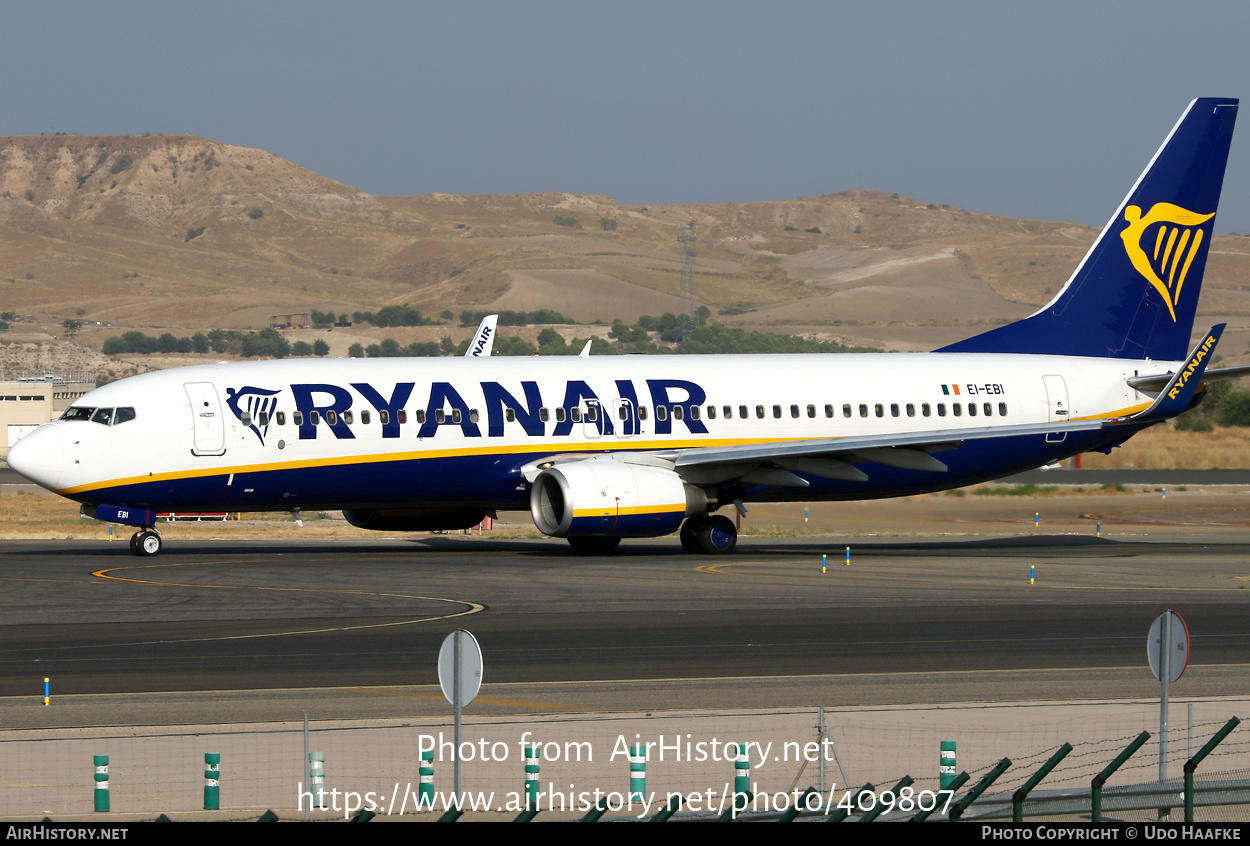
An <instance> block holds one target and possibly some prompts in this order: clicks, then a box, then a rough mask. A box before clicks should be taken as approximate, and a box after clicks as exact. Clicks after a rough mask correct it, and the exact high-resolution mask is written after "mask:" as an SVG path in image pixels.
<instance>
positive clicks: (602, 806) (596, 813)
mask: <svg viewBox="0 0 1250 846" xmlns="http://www.w3.org/2000/svg"><path fill="white" fill-rule="evenodd" d="M607 812H608V800H607V799H600V800H599V801H598V802H596V803H595V806H594V807H593V808H591V809H590V811H589V812H588V813H587V814H586V816H584V817H582V818H581V819H580V820H578V822H599V818H600V817H602V816H603V815H604V814H606V813H607Z"/></svg>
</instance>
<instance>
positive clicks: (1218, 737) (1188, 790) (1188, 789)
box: [1185, 717, 1241, 823]
mask: <svg viewBox="0 0 1250 846" xmlns="http://www.w3.org/2000/svg"><path fill="white" fill-rule="evenodd" d="M1240 724H1241V720H1239V719H1237V718H1236V717H1233V718H1232V719H1231V720H1229V721H1228V722H1226V723H1225V724H1224V727H1223V728H1221V729H1220V730H1219V731H1217V732H1216V733H1215V737H1213V738H1211V739H1210V740H1208V741H1207V745H1206V746H1203V747H1202V748H1201V749H1199V750H1198V754H1197V755H1195V756H1194V757H1192V758H1190V759H1189V760H1188V761H1186V762H1185V822H1187V823H1191V822H1193V821H1194V770H1196V769H1198V765H1199V764H1201V763H1202V759H1203V758H1205V757H1207V756H1208V755H1210V754H1211V751H1212V750H1213V749H1215V747H1216V746H1219V745H1220V743H1221V742H1223V740H1224V738H1226V737H1228V734H1229V732H1231V731H1232V730H1233V729H1235V728H1237V726H1238V725H1240Z"/></svg>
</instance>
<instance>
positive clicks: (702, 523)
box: [681, 514, 738, 555]
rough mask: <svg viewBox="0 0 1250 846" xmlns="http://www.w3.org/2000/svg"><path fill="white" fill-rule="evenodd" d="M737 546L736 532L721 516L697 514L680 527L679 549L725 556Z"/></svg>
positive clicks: (731, 523) (725, 518) (731, 522)
mask: <svg viewBox="0 0 1250 846" xmlns="http://www.w3.org/2000/svg"><path fill="white" fill-rule="evenodd" d="M737 545H738V530H737V529H736V528H735V527H734V524H733V521H732V520H730V519H729V518H728V517H725V516H723V515H721V514H697V515H695V516H694V517H691V518H690V519H688V520H687V521H686V522H685V523H682V525H681V548H682V549H684V550H686V552H694V553H701V554H703V555H725V554H727V553H730V552H733V549H734V547H735V546H737Z"/></svg>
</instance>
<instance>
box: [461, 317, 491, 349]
mask: <svg viewBox="0 0 1250 846" xmlns="http://www.w3.org/2000/svg"><path fill="white" fill-rule="evenodd" d="M498 320H499V315H497V314H488V315H486V316H485V317H483V318H482V322H481V324H480V325H479V326H478V327H477V333H476V334H475V335H474V336H473V340H472V341H470V342H469V348H468V349H467V350H465V352H464V357H465V358H487V357H489V356H490V349H491V347H493V346H494V345H495V323H496V322H497V321H498Z"/></svg>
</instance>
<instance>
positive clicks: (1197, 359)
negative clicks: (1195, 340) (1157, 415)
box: [1168, 335, 1215, 399]
mask: <svg viewBox="0 0 1250 846" xmlns="http://www.w3.org/2000/svg"><path fill="white" fill-rule="evenodd" d="M1214 346H1215V336H1214V335H1207V339H1206V340H1205V341H1203V342H1202V346H1200V347H1198V349H1197V351H1196V352H1194V354H1193V355H1191V356H1190V357H1189V362H1188V363H1187V364H1186V365H1185V369H1184V371H1182V372H1181V378H1179V379H1177V380H1176V384H1175V385H1173V386H1172V390H1170V391H1168V396H1169V397H1170V398H1171V399H1176V397H1177V395H1179V394H1180V392H1181V390H1182V389H1183V388H1184V387H1185V383H1186V382H1188V381H1189V377H1190V376H1192V375H1194V370H1196V369H1197V368H1198V365H1199V364H1201V363H1202V360H1203V359H1204V358H1206V357H1207V353H1209V352H1210V351H1211V348H1212V347H1214Z"/></svg>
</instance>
